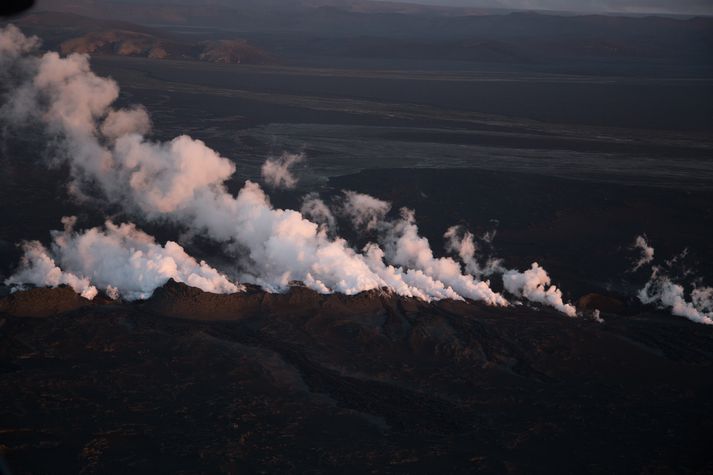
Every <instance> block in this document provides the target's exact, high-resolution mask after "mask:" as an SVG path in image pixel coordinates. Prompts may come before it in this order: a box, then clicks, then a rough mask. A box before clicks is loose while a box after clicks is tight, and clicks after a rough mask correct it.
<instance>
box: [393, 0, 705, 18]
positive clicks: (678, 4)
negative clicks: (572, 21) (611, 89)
mask: <svg viewBox="0 0 713 475" xmlns="http://www.w3.org/2000/svg"><path fill="white" fill-rule="evenodd" d="M392 1H398V2H407V3H423V4H429V5H454V6H464V7H501V8H517V9H520V8H522V9H537V10H567V11H585V12H621V13H681V14H699V15H700V14H703V15H713V0H392Z"/></svg>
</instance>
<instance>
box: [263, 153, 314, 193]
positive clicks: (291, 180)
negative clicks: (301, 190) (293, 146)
mask: <svg viewBox="0 0 713 475" xmlns="http://www.w3.org/2000/svg"><path fill="white" fill-rule="evenodd" d="M304 159H305V156H304V155H303V154H301V153H300V154H294V153H287V152H285V153H283V154H282V155H281V156H280V157H278V158H268V159H267V160H265V163H263V164H262V169H261V170H260V171H261V173H262V179H263V180H265V183H266V184H267V185H268V186H270V187H271V188H287V189H291V188H294V187H295V186H296V185H297V181H298V180H297V178H296V177H295V176H294V175H293V174H292V171H291V170H290V168H292V166H293V165H295V164H297V163H300V162H302V161H303V160H304Z"/></svg>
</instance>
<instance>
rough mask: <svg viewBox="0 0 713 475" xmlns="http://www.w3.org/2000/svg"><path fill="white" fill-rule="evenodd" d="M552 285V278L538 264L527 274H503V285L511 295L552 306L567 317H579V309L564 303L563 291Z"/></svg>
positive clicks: (526, 272)
mask: <svg viewBox="0 0 713 475" xmlns="http://www.w3.org/2000/svg"><path fill="white" fill-rule="evenodd" d="M550 284H551V281H550V276H549V275H547V272H546V271H545V269H543V268H542V267H540V266H539V265H538V264H537V263H536V262H535V263H533V264H532V267H531V268H530V269H528V270H526V271H525V272H518V271H515V270H509V271H507V272H505V274H503V285H505V289H506V290H507V291H508V292H510V293H511V294H513V295H516V296H518V297H524V298H526V299H527V300H530V301H532V302H538V303H541V304H543V305H549V306H552V307H554V308H556V309H557V310H559V311H560V312H562V313H564V314H565V315H567V316H570V317H575V316H577V309H575V308H574V306H573V305H571V304H566V303H564V300H563V299H562V291H560V290H559V289H558V288H557V287H555V286H554V285H550Z"/></svg>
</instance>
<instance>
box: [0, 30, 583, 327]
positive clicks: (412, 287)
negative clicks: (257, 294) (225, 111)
mask: <svg viewBox="0 0 713 475" xmlns="http://www.w3.org/2000/svg"><path fill="white" fill-rule="evenodd" d="M0 38H1V39H0V44H1V45H2V46H1V47H0V48H2V49H1V50H0V52H1V53H2V61H3V64H4V65H5V67H4V68H3V71H2V72H0V74H2V75H3V82H4V87H6V88H8V90H9V94H8V95H7V96H6V101H5V103H4V104H3V106H2V109H0V117H2V118H5V119H11V120H8V122H10V121H11V122H13V123H15V124H17V123H18V122H20V125H22V124H29V125H32V124H40V125H42V126H43V128H44V130H46V132H47V133H48V134H51V135H53V136H54V137H56V138H57V139H58V140H54V141H53V143H59V149H58V150H56V152H57V153H56V155H57V158H58V159H60V160H64V161H65V162H66V163H67V164H69V168H70V172H71V176H72V179H73V182H72V183H71V184H70V190H71V191H73V192H75V193H77V194H78V195H87V196H93V197H96V194H97V191H98V192H99V193H100V194H101V196H100V197H101V198H103V199H105V200H107V201H109V202H111V203H113V204H117V205H121V206H123V207H124V209H125V211H127V212H129V213H132V214H134V215H136V216H140V217H141V218H142V219H147V220H160V221H172V222H174V223H176V224H179V225H181V226H183V227H185V228H187V229H188V230H189V232H190V233H192V234H201V235H203V236H205V237H208V238H210V239H212V240H213V241H215V242H218V243H221V244H222V245H223V249H224V251H225V252H226V254H228V255H230V256H233V257H234V258H235V259H236V261H237V262H238V264H239V268H240V271H238V273H237V274H236V275H235V276H233V277H237V278H238V280H239V281H244V282H252V283H256V284H259V285H262V286H263V287H265V288H266V289H268V290H272V291H280V290H283V289H285V288H286V287H287V286H288V285H289V284H290V282H291V281H294V280H298V281H302V282H304V283H305V285H307V286H308V287H310V288H312V289H314V290H316V291H318V292H323V293H327V292H342V293H345V294H354V293H357V292H361V291H365V290H372V289H379V288H383V287H387V288H389V289H390V290H391V291H393V292H396V293H398V294H400V295H405V296H414V297H419V298H422V299H425V300H431V299H442V298H454V299H464V298H468V299H473V300H478V301H483V302H486V303H488V304H492V305H508V302H507V301H506V299H505V298H504V297H503V296H502V295H500V294H499V293H497V292H495V291H493V290H492V289H491V288H490V286H489V283H488V282H483V281H480V280H479V278H478V276H477V275H475V276H474V275H473V274H475V273H472V274H471V273H468V272H466V273H464V272H463V269H462V267H461V265H460V264H459V263H458V262H456V261H455V260H453V259H451V258H437V257H435V256H434V253H433V251H432V250H431V248H430V245H429V243H428V241H427V240H426V239H425V238H423V237H421V236H420V235H419V234H418V228H417V226H416V223H415V219H414V216H413V212H410V211H408V210H405V211H403V212H402V216H401V218H400V219H397V220H394V221H387V220H386V219H385V216H386V214H387V213H388V211H389V210H390V205H389V204H388V203H386V202H383V201H380V200H377V199H376V198H373V197H369V196H367V195H361V194H358V193H353V192H346V193H345V195H344V200H343V204H342V208H341V211H342V212H343V213H344V214H345V215H346V216H347V217H349V219H350V220H351V221H352V222H353V223H354V225H355V226H356V227H357V228H361V229H366V230H371V231H375V232H377V233H378V234H379V235H380V243H379V244H376V243H371V244H369V245H368V246H367V247H366V248H365V249H364V252H357V251H355V250H354V249H352V248H351V247H350V246H349V244H348V243H347V242H346V241H345V240H344V239H341V238H338V237H332V236H331V235H330V230H332V231H331V232H332V233H333V232H334V231H333V230H334V229H335V227H336V226H335V224H336V221H335V219H334V216H333V214H332V212H331V210H330V209H329V208H328V207H327V206H326V204H325V203H324V202H322V201H321V200H319V199H318V198H317V197H316V196H311V197H308V198H307V199H306V200H305V202H304V206H303V211H304V215H303V214H302V213H300V212H297V211H293V210H283V209H275V208H274V207H273V206H272V205H271V203H270V201H269V199H268V197H267V196H266V195H265V193H264V191H263V190H262V189H261V188H260V186H259V185H257V184H256V183H253V182H250V181H248V182H246V183H245V186H244V187H243V188H242V189H241V190H240V191H239V192H238V194H237V196H235V195H233V194H231V193H229V192H228V191H227V190H226V187H225V183H226V181H227V180H228V179H230V178H231V176H232V175H233V173H234V172H235V165H234V164H233V162H231V161H230V160H228V159H226V158H224V157H222V156H220V154H218V153H217V152H216V151H214V150H212V149H210V148H208V147H207V146H206V145H205V144H204V143H203V142H201V141H200V140H194V139H192V138H191V137H188V136H185V135H183V136H179V137H176V138H175V139H173V140H171V141H169V142H154V141H151V140H149V139H148V138H147V136H146V134H148V133H149V131H150V126H151V123H150V120H149V117H148V114H147V113H146V111H145V110H144V109H143V108H141V107H132V108H128V109H115V108H113V107H112V104H113V102H114V101H115V100H116V98H117V97H118V93H119V89H118V87H117V85H116V83H115V82H114V81H112V80H110V79H106V78H100V77H98V76H96V75H95V74H94V73H93V72H92V71H91V69H90V67H89V62H88V57H87V56H84V55H77V54H73V55H70V56H68V57H66V58H62V57H60V56H59V55H58V54H57V53H52V52H49V53H45V54H44V55H41V56H33V55H29V54H27V53H28V52H29V51H31V50H32V49H33V48H35V47H36V46H37V41H36V40H34V39H28V38H26V37H24V35H22V33H20V32H19V31H18V30H17V29H16V28H14V27H7V28H5V29H3V30H0ZM300 160H302V157H301V156H299V155H283V156H282V157H280V159H278V160H271V161H268V162H267V163H266V164H265V166H264V167H263V176H264V178H265V180H266V182H267V183H268V184H270V185H271V186H275V187H291V186H294V184H295V183H296V179H295V178H294V176H292V174H291V173H290V170H289V168H290V166H292V165H294V164H295V163H297V162H299V161H300ZM305 216H309V217H310V218H312V219H314V221H316V222H318V223H319V224H317V223H316V222H313V221H310V220H308V219H306V218H305ZM26 250H27V253H26V255H25V258H24V260H23V264H22V265H21V267H20V269H19V271H18V273H17V274H16V275H15V276H13V277H12V278H11V279H9V281H8V282H9V283H13V284H15V283H22V282H31V283H37V284H40V285H58V284H60V283H66V284H68V285H72V286H73V287H74V288H75V289H77V290H78V291H81V292H89V293H91V292H92V291H91V290H90V289H91V286H95V287H98V288H100V289H108V288H109V286H111V288H112V289H118V292H120V293H121V295H122V296H124V298H128V299H131V298H141V297H144V296H147V295H149V294H150V293H151V291H152V290H153V289H154V288H156V286H158V285H161V283H162V282H165V281H166V280H167V279H168V278H169V277H173V278H174V279H176V280H180V281H183V282H186V283H188V284H189V285H195V286H197V287H200V288H203V289H204V290H210V291H214V292H231V291H234V290H236V289H237V286H235V284H233V283H231V282H230V281H229V280H228V278H227V277H225V276H224V275H222V274H220V273H219V272H218V271H216V270H215V269H213V268H211V267H209V266H208V265H206V264H205V263H198V262H196V261H195V260H194V259H192V258H191V257H190V256H188V255H187V254H186V253H185V251H183V249H182V248H181V247H180V246H178V244H175V243H172V242H169V243H167V244H166V245H165V246H160V245H158V244H156V243H155V242H154V241H153V239H152V238H151V237H150V236H148V235H146V234H144V233H142V232H140V231H138V230H136V228H135V227H134V226H133V225H131V224H124V225H119V226H116V225H114V224H112V223H110V222H107V224H106V225H105V228H104V229H96V228H95V229H91V230H88V231H85V232H84V233H77V232H74V230H72V229H71V227H69V228H68V229H66V230H65V231H64V232H62V233H56V234H55V235H54V244H53V246H52V250H51V251H48V250H46V249H43V248H42V247H40V246H38V245H37V244H29V245H27V247H26ZM100 255H101V256H105V257H104V258H102V259H99V257H98V256H100ZM106 256H108V258H107V257H106ZM461 257H462V256H461ZM121 261H124V262H128V263H129V264H126V263H125V264H124V265H121V264H120V262H121ZM110 262H114V264H111V265H110V264H109V263H110ZM467 265H468V264H467V263H466V266H467ZM44 271H46V272H44ZM43 272H44V274H43ZM481 273H482V272H481ZM48 276H51V277H48ZM510 280H511V281H512V282H511V283H510V284H508V285H507V286H506V289H508V290H509V291H510V292H511V293H513V294H514V295H516V296H518V297H524V298H527V299H530V300H533V301H537V302H541V303H545V304H548V305H553V306H555V308H558V309H560V310H562V311H563V312H565V313H567V314H569V313H570V308H569V307H568V306H567V305H566V304H564V303H562V300H561V294H560V293H559V291H558V290H557V289H556V288H549V289H547V288H546V287H547V286H548V285H549V278H548V276H547V274H546V273H545V272H544V270H543V269H541V268H539V267H537V266H534V267H533V269H530V270H528V271H525V272H524V273H523V274H522V275H521V276H518V275H517V274H515V273H513V274H512V277H511V278H510ZM508 286H509V287H508ZM87 295H89V294H87Z"/></svg>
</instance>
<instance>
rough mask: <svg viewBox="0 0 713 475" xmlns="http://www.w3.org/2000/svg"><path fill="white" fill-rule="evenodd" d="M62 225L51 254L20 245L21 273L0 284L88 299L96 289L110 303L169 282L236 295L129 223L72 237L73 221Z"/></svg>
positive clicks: (218, 277)
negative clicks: (70, 292) (65, 291)
mask: <svg viewBox="0 0 713 475" xmlns="http://www.w3.org/2000/svg"><path fill="white" fill-rule="evenodd" d="M63 222H64V224H65V229H64V231H53V232H52V233H51V234H52V241H53V242H52V246H51V250H48V249H46V248H45V247H44V246H42V245H41V244H40V243H38V242H30V243H25V245H24V246H23V247H24V251H25V254H24V256H23V258H22V261H21V263H20V268H19V269H18V271H17V272H16V273H15V274H14V275H13V276H11V277H10V278H9V279H7V280H6V281H5V285H12V286H16V285H21V284H34V285H37V286H50V287H56V286H58V285H60V284H66V285H69V286H70V287H72V288H73V289H74V290H75V291H76V292H77V293H80V294H81V295H82V296H83V297H85V298H88V299H90V300H91V299H92V298H94V297H95V296H96V294H97V288H100V289H106V290H107V294H109V295H110V296H112V297H114V298H118V297H119V296H121V297H123V298H124V299H126V300H137V299H145V298H148V297H150V296H151V294H152V293H153V291H154V290H155V289H156V288H158V287H160V286H162V285H164V284H165V283H166V282H167V281H168V280H169V279H174V280H176V281H177V282H183V283H186V284H188V285H190V286H192V287H197V288H199V289H202V290H204V291H206V292H213V293H235V292H238V291H240V290H241V288H240V287H238V286H237V285H235V284H234V283H232V282H230V280H228V278H227V277H226V276H224V275H223V274H221V273H220V272H218V271H217V270H215V269H213V268H212V267H210V266H209V265H208V264H206V263H205V262H203V261H201V262H198V261H196V260H195V259H194V258H193V257H191V256H189V255H188V254H186V252H185V251H184V250H183V248H182V247H181V246H179V245H178V244H176V243H175V242H172V241H168V242H167V243H166V245H165V246H161V245H159V244H157V243H156V242H155V240H154V238H153V237H151V236H149V235H148V234H146V233H144V232H142V231H140V230H138V229H136V227H135V226H134V225H133V224H120V225H115V224H114V223H112V222H111V221H107V222H106V223H105V225H104V228H92V229H88V230H86V231H83V232H75V231H74V229H73V226H74V222H75V219H74V218H65V219H64V220H63Z"/></svg>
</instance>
